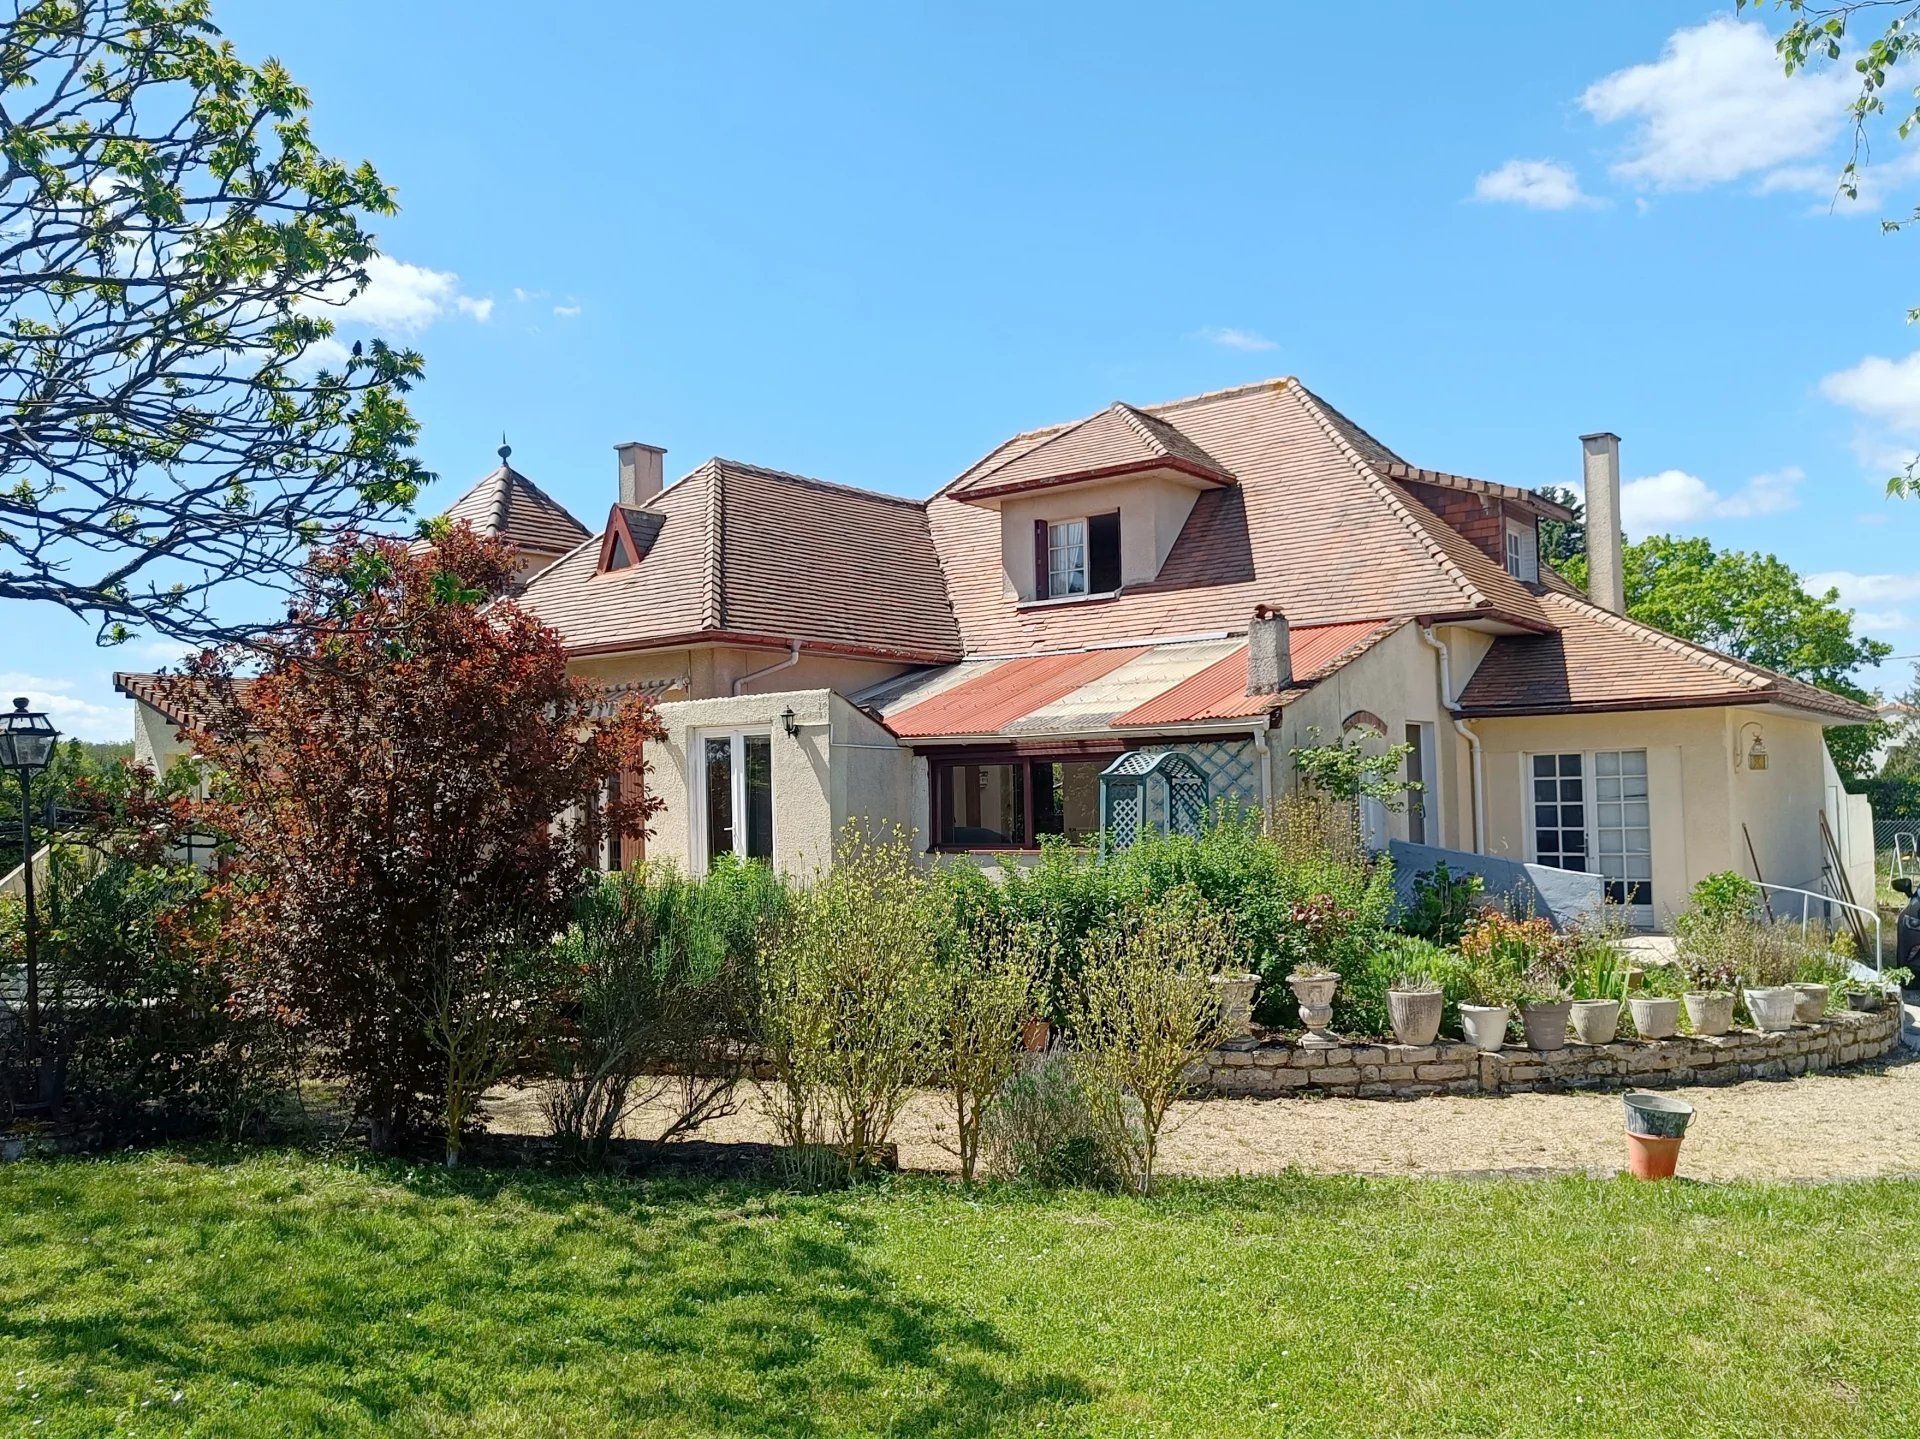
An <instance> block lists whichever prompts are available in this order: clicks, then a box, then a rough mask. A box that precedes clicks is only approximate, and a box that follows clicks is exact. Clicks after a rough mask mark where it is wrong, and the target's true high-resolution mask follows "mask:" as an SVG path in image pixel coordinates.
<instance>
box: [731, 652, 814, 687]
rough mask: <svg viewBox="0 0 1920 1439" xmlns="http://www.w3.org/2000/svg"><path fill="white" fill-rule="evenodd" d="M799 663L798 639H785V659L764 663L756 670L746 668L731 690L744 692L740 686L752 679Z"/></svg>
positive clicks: (776, 672)
mask: <svg viewBox="0 0 1920 1439" xmlns="http://www.w3.org/2000/svg"><path fill="white" fill-rule="evenodd" d="M799 663H800V641H799V640H788V641H787V657H786V658H785V659H783V660H779V661H776V662H775V663H773V664H770V665H765V666H763V667H761V668H760V669H757V670H748V671H747V672H746V673H745V674H743V675H741V676H740V677H739V678H738V679H736V680H735V681H734V682H733V692H734V693H735V694H736V695H738V694H744V693H745V690H743V689H742V688H741V686H743V685H745V684H748V683H750V682H751V681H753V680H757V679H763V678H765V677H766V676H767V675H773V674H778V673H780V671H781V670H790V669H792V668H793V667H794V666H795V665H797V664H799Z"/></svg>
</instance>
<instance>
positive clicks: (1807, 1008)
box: [1787, 984, 1833, 1024]
mask: <svg viewBox="0 0 1920 1439" xmlns="http://www.w3.org/2000/svg"><path fill="white" fill-rule="evenodd" d="M1787 988H1788V989H1790V990H1792V991H1793V992H1794V994H1795V995H1796V996H1797V998H1795V1000H1794V1001H1793V1017H1794V1018H1795V1019H1797V1020H1799V1021H1800V1023H1802V1024H1812V1023H1814V1021H1816V1020H1817V1019H1819V1018H1820V1016H1821V1015H1823V1014H1825V1013H1826V1012H1827V996H1828V995H1830V994H1832V993H1833V991H1832V990H1831V989H1829V988H1828V987H1827V986H1826V985H1824V984H1790V985H1788V986H1787Z"/></svg>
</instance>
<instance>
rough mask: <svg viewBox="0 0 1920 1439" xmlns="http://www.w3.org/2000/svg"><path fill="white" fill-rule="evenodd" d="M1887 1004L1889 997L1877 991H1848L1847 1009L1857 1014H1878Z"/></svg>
mask: <svg viewBox="0 0 1920 1439" xmlns="http://www.w3.org/2000/svg"><path fill="white" fill-rule="evenodd" d="M1886 1002H1887V997H1886V996H1885V995H1884V994H1881V993H1880V992H1879V991H1877V990H1872V989H1850V990H1848V991H1847V1008H1848V1009H1850V1010H1852V1011H1853V1012H1854V1013H1855V1014H1878V1013H1879V1012H1880V1010H1881V1008H1882V1007H1883V1006H1884V1005H1885V1004H1886Z"/></svg>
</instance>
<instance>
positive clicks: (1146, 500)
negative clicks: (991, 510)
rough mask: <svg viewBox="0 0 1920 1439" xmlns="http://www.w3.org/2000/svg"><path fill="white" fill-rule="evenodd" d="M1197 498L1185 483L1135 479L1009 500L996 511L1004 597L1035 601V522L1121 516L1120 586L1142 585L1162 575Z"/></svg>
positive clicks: (1076, 486)
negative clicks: (1168, 553) (1094, 516)
mask: <svg viewBox="0 0 1920 1439" xmlns="http://www.w3.org/2000/svg"><path fill="white" fill-rule="evenodd" d="M1198 495H1199V491H1198V490H1196V489H1195V488H1194V487H1193V486H1192V485H1189V484H1181V483H1179V482H1177V481H1174V480H1167V479H1159V478H1155V477H1152V476H1148V477H1145V478H1142V477H1139V476H1134V477H1131V478H1128V479H1123V480H1115V481H1112V482H1110V483H1106V484H1089V485H1073V486H1069V487H1068V488H1066V489H1061V490H1042V491H1040V492H1038V493H1037V494H1031V495H1018V496H1014V497H1012V498H1009V499H1007V500H1006V501H1004V502H1003V504H1002V505H1001V509H1000V562H1001V570H1002V577H1003V581H1004V593H1006V594H1007V595H1009V596H1013V597H1017V598H1019V599H1023V600H1030V599H1032V598H1033V594H1034V570H1033V559H1034V554H1033V526H1034V522H1035V521H1036V520H1047V521H1054V520H1078V519H1084V518H1085V517H1086V516H1088V515H1104V514H1111V513H1113V512H1114V511H1115V510H1118V511H1119V512H1120V582H1121V583H1122V584H1123V585H1137V584H1144V583H1145V582H1146V581H1148V580H1151V579H1152V578H1153V577H1154V576H1155V575H1157V574H1159V573H1160V566H1161V565H1162V564H1163V563H1165V561H1166V558H1167V552H1168V551H1169V550H1171V549H1172V548H1173V542H1174V541H1175V540H1176V539H1178V538H1179V537H1180V530H1181V527H1182V526H1183V525H1185V524H1186V522H1187V515H1188V514H1189V513H1190V512H1191V511H1192V509H1193V502H1194V500H1195V499H1196V498H1197V497H1198Z"/></svg>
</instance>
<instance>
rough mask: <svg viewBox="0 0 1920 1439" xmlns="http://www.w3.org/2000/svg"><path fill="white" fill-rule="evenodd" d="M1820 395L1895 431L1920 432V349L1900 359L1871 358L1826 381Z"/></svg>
mask: <svg viewBox="0 0 1920 1439" xmlns="http://www.w3.org/2000/svg"><path fill="white" fill-rule="evenodd" d="M1820 393H1821V394H1823V395H1825V396H1826V397H1827V398H1828V399H1829V400H1832V401H1833V402H1834V403H1835V404H1836V405H1844V406H1845V407H1846V408H1847V409H1849V410H1853V411H1855V412H1856V413H1858V414H1862V415H1865V416H1866V417H1867V418H1868V419H1870V420H1878V421H1879V422H1880V423H1881V424H1883V425H1887V426H1890V427H1891V428H1893V429H1895V430H1901V431H1910V432H1920V350H1916V351H1914V353H1912V354H1911V355H1907V356H1905V357H1903V358H1901V359H1898V360H1889V359H1887V358H1886V357H1885V356H1883V355H1868V356H1867V357H1866V359H1864V360H1862V361H1861V362H1860V363H1859V364H1857V365H1854V366H1853V367H1852V368H1850V369H1845V370H1837V371H1835V372H1834V373H1833V374H1831V375H1828V376H1826V377H1825V378H1824V379H1822V380H1821V381H1820ZM1908 458H1912V457H1911V456H1910V455H1909V456H1908Z"/></svg>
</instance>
